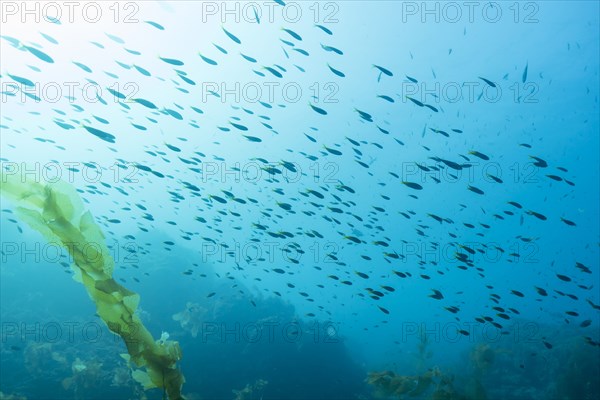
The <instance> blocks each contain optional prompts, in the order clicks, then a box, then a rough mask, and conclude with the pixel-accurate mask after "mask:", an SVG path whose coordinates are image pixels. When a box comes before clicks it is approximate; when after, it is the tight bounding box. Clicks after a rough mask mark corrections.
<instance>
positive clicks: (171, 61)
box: [158, 57, 183, 66]
mask: <svg viewBox="0 0 600 400" xmlns="http://www.w3.org/2000/svg"><path fill="white" fill-rule="evenodd" d="M158 58H160V59H161V60H162V61H164V62H166V63H167V64H171V65H176V66H181V65H183V61H180V60H177V59H175V58H165V57H158Z"/></svg>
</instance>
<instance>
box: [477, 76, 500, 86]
mask: <svg viewBox="0 0 600 400" xmlns="http://www.w3.org/2000/svg"><path fill="white" fill-rule="evenodd" d="M479 79H481V80H482V81H484V82H485V83H487V84H488V85H490V86H491V87H493V88H495V87H496V84H495V83H494V82H492V81H490V80H487V79H485V78H482V77H479Z"/></svg>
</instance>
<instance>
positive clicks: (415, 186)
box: [402, 181, 423, 190]
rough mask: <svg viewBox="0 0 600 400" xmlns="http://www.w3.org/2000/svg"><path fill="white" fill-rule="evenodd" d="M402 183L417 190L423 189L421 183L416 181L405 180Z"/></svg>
mask: <svg viewBox="0 0 600 400" xmlns="http://www.w3.org/2000/svg"><path fill="white" fill-rule="evenodd" d="M402 184H403V185H406V186H408V187H409V188H411V189H415V190H422V189H423V186H421V185H419V184H418V183H415V182H406V181H403V182H402Z"/></svg>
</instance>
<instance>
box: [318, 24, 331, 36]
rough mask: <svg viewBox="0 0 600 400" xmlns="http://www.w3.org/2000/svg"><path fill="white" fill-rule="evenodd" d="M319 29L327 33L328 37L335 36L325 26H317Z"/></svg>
mask: <svg viewBox="0 0 600 400" xmlns="http://www.w3.org/2000/svg"><path fill="white" fill-rule="evenodd" d="M315 26H316V27H317V28H319V29H320V30H322V31H323V32H325V33H326V34H328V35H333V32H331V31H330V30H329V29H327V28H325V27H324V26H323V25H315Z"/></svg>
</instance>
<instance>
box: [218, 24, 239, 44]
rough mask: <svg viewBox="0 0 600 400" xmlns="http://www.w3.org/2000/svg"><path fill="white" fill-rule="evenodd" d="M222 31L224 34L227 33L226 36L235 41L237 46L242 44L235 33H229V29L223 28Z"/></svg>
mask: <svg viewBox="0 0 600 400" xmlns="http://www.w3.org/2000/svg"><path fill="white" fill-rule="evenodd" d="M221 29H223V32H225V34H226V35H227V37H229V39H231V40H233V41H234V42H235V43H237V44H242V41H241V40H240V39H238V37H237V36H235V35H234V34H233V33H231V32H229V31H228V30H227V29H225V27H223V26H222V27H221Z"/></svg>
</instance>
